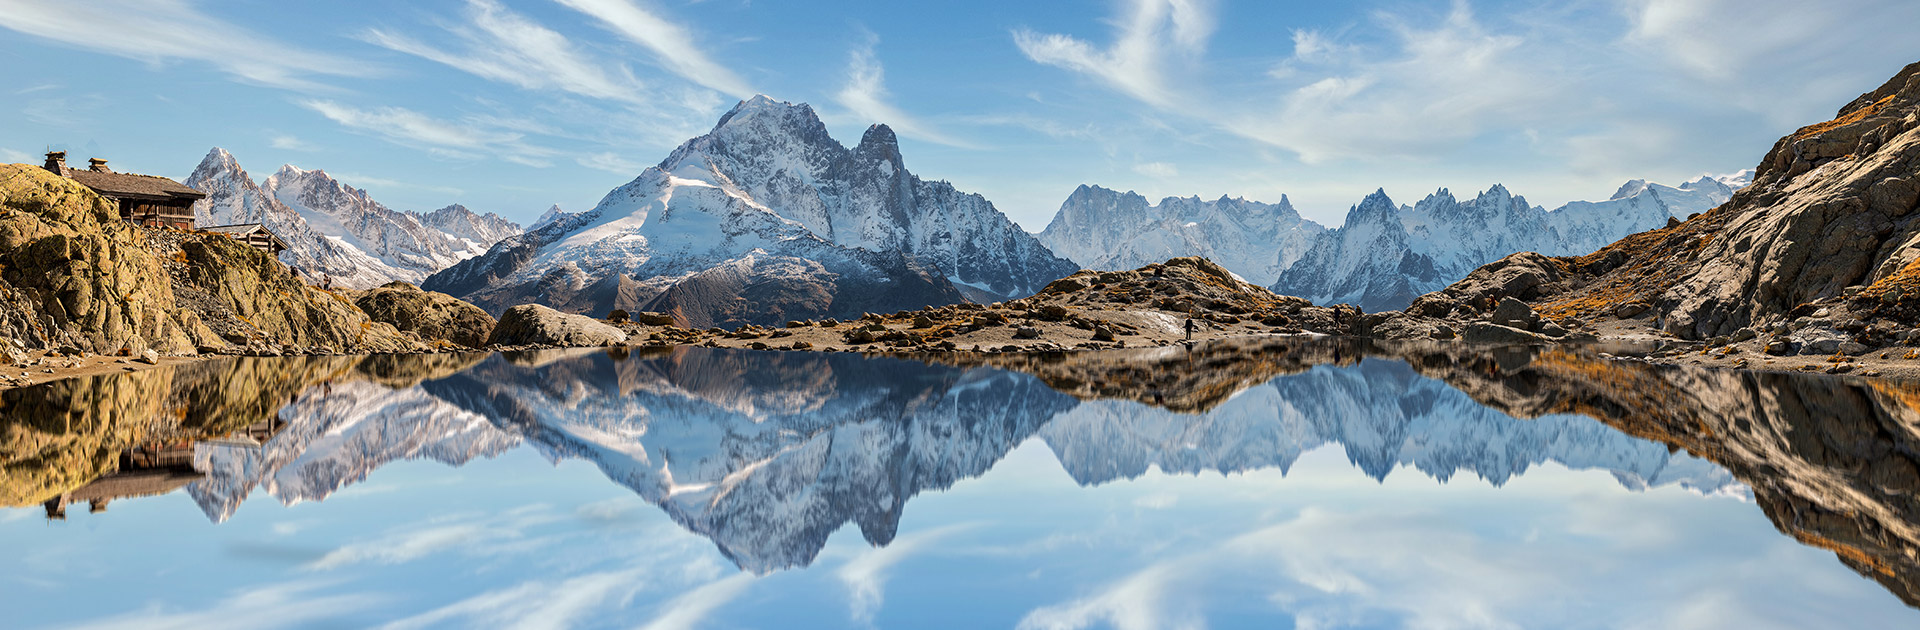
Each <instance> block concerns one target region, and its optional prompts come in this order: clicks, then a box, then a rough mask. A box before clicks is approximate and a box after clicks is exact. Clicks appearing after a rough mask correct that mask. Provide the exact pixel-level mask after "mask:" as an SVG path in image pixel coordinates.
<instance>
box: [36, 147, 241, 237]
mask: <svg viewBox="0 0 1920 630" xmlns="http://www.w3.org/2000/svg"><path fill="white" fill-rule="evenodd" d="M46 169H47V170H48V171H51V172H52V173H53V174H55V175H59V176H61V177H66V178H69V179H72V180H73V181H76V182H80V185H82V186H86V187H88V188H91V189H93V192H96V193H99V194H100V196H101V197H105V198H107V199H108V200H109V201H112V202H113V203H114V205H115V206H117V207H118V208H119V210H120V218H121V219H122V220H125V221H131V222H134V223H138V224H140V225H144V226H147V227H171V228H179V229H182V230H191V229H193V202H195V201H199V200H201V199H205V198H206V196H207V195H206V193H203V192H200V191H198V190H194V189H192V188H188V187H186V186H185V185H182V184H181V183H180V182H176V181H173V180H171V179H167V178H165V177H156V176H153V175H135V174H132V173H115V172H113V169H110V168H107V161H106V160H102V159H99V158H93V159H90V160H87V168H85V169H77V168H68V167H67V152H65V151H52V152H48V153H47V164H46Z"/></svg>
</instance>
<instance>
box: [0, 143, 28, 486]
mask: <svg viewBox="0 0 1920 630" xmlns="http://www.w3.org/2000/svg"><path fill="white" fill-rule="evenodd" d="M0 160H5V161H7V162H17V163H21V164H26V163H30V162H34V161H35V160H34V159H33V156H32V155H29V154H27V153H25V152H21V151H15V150H13V149H8V148H5V147H0ZM14 511H15V512H22V513H24V512H25V511H24V510H14Z"/></svg>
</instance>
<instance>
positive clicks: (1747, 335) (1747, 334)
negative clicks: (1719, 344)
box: [1733, 328, 1760, 343]
mask: <svg viewBox="0 0 1920 630" xmlns="http://www.w3.org/2000/svg"><path fill="white" fill-rule="evenodd" d="M1758 336H1760V332H1759V331H1757V330H1754V329H1752V328H1742V329H1740V330H1736V331H1733V342H1734V343H1740V342H1742V341H1746V340H1749V339H1752V338H1754V337H1758Z"/></svg>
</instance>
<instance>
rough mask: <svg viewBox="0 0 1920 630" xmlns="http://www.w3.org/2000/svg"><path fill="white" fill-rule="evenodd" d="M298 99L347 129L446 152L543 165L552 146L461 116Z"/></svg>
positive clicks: (461, 156)
mask: <svg viewBox="0 0 1920 630" xmlns="http://www.w3.org/2000/svg"><path fill="white" fill-rule="evenodd" d="M300 105H301V106H303V107H306V108H307V109H311V110H313V111H315V112H318V113H319V114H320V115H322V116H325V117H327V119H328V120H332V121H334V122H336V123H339V124H341V125H343V126H345V127H347V128H349V129H353V130H356V131H360V132H364V133H369V134H372V135H374V136H378V137H381V138H384V139H386V140H388V141H390V142H393V143H395V144H399V145H402V146H408V147H413V148H418V149H421V150H425V151H427V152H429V153H432V154H435V155H439V156H442V157H448V158H458V159H477V158H480V157H482V156H486V155H491V156H494V157H498V158H500V159H503V160H507V161H509V162H514V163H517V164H524V165H527V166H535V167H544V166H549V165H550V162H549V160H548V158H551V157H553V156H554V155H556V154H557V153H558V152H557V151H555V150H553V149H549V148H545V147H539V146H534V145H531V144H527V143H526V142H525V141H524V137H525V136H524V134H521V133H518V132H513V131H505V130H500V129H497V128H493V127H490V126H488V125H485V124H479V123H480V121H475V120H467V121H461V122H453V121H447V120H441V119H438V118H433V117H431V116H427V115H425V114H421V113H419V112H416V111H413V110H410V109H405V108H400V107H376V108H372V109H361V108H357V107H352V106H349V105H343V104H340V103H336V102H334V101H327V100H318V99H310V100H305V101H301V102H300Z"/></svg>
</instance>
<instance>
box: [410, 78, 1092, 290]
mask: <svg viewBox="0 0 1920 630" xmlns="http://www.w3.org/2000/svg"><path fill="white" fill-rule="evenodd" d="M1077 269H1078V268H1077V267H1076V266H1075V265H1074V264H1073V263H1071V262H1069V261H1067V260H1064V259H1061V258H1059V257H1056V256H1054V255H1053V253H1052V252H1050V251H1048V250H1047V248H1046V247H1045V246H1043V245H1041V244H1040V242H1039V241H1037V240H1035V239H1034V237H1033V236H1032V235H1030V234H1027V233H1026V232H1025V231H1022V230H1021V229H1020V227H1019V226H1018V225H1015V224H1014V223H1013V222H1012V221H1010V220H1008V219H1007V218H1006V216H1005V215H1003V214H1001V213H1000V211H999V210H997V209H995V208H994V207H993V204H992V203H990V202H988V201H987V200H986V198H984V197H981V196H979V195H976V194H971V193H965V192H961V191H959V190H956V189H955V188H954V187H953V186H952V185H951V184H948V183H947V182H944V181H926V180H922V179H921V178H919V177H917V176H915V175H913V174H912V173H911V172H909V171H908V170H907V168H906V164H905V162H904V160H903V158H902V157H901V154H900V148H899V145H898V143H897V141H896V139H895V137H894V134H893V131H892V130H891V129H889V128H888V127H887V126H885V125H875V126H873V127H871V128H868V129H867V131H866V133H865V134H864V135H863V136H862V137H861V139H860V143H859V144H858V145H856V146H854V147H853V148H851V149H849V148H847V147H846V146H844V145H842V144H840V143H839V142H837V141H835V140H834V139H833V138H832V137H831V136H829V135H828V134H827V129H826V126H825V125H823V124H822V123H821V122H820V119H819V117H818V116H817V115H815V113H814V111H813V109H812V108H811V107H809V106H807V105H805V104H798V105H796V104H791V103H783V102H777V101H774V100H773V99H770V98H767V97H765V96H756V97H754V98H752V99H748V100H746V101H742V102H741V103H740V104H738V105H737V106H735V107H734V108H733V110H732V111H729V112H727V114H726V115H725V116H722V117H721V118H720V121H719V122H718V123H717V124H715V125H714V128H713V130H712V131H711V132H709V133H707V134H706V135H702V136H700V137H697V138H694V139H692V140H688V141H687V142H686V143H684V144H682V145H680V147H679V148H678V149H675V150H674V151H673V153H672V154H670V155H668V156H667V158H666V159H665V160H662V161H661V162H660V163H659V164H658V165H656V166H653V167H649V168H647V169H646V170H645V171H643V172H641V173H640V174H639V176H638V177H636V178H634V179H633V181H631V182H628V183H627V184H625V185H622V186H620V187H619V188H616V189H614V190H613V191H612V192H610V193H608V194H607V196H606V197H605V198H604V199H602V200H601V201H600V203H599V205H597V206H595V207H594V208H593V209H591V210H588V211H586V212H582V213H580V214H577V215H572V216H566V217H564V218H555V219H553V220H550V221H547V222H545V224H544V225H541V226H540V227H539V228H538V229H535V230H532V231H529V232H527V233H526V234H523V235H520V236H516V237H512V238H508V239H506V240H505V241H503V242H501V243H500V244H499V245H497V246H495V247H494V248H493V249H492V250H491V251H489V252H487V254H486V255H483V256H479V257H476V258H474V259H472V260H468V261H465V262H462V263H460V264H458V265H455V266H453V267H452V268H450V269H447V270H445V271H442V272H440V273H438V274H435V275H434V276H433V277H432V278H430V279H428V281H427V282H426V284H425V288H428V289H430V290H435V291H443V292H446V293H449V294H452V295H454V296H456V297H461V298H463V299H466V300H468V301H470V302H473V303H475V304H478V305H480V306H481V307H483V308H486V309H488V310H491V311H494V312H499V311H501V310H504V309H506V308H507V307H510V306H513V305H516V304H521V303H526V302H539V303H543V304H547V305H549V306H553V307H555V308H559V309H561V310H567V311H572V312H584V313H594V314H600V313H604V312H606V311H608V310H610V309H614V308H625V309H636V308H638V309H644V310H654V311H664V312H668V313H671V314H673V315H675V316H676V317H677V318H679V319H680V320H681V321H682V322H683V323H685V324H687V325H691V326H698V327H706V326H716V325H722V326H727V325H738V324H744V323H759V324H768V323H780V322H782V321H785V320H789V319H813V318H822V317H829V316H833V317H849V316H858V315H860V314H862V313H864V312H868V311H876V312H877V311H896V310H903V309H910V308H919V307H922V306H927V305H934V304H946V303H952V302H959V301H962V300H964V299H972V300H976V301H993V300H1000V299H1008V298H1015V297H1024V296H1026V295H1029V294H1031V293H1033V292H1034V291H1037V290H1038V289H1039V288H1041V287H1043V286H1045V285H1046V284H1047V283H1048V282H1051V281H1053V280H1055V279H1057V278H1060V277H1062V276H1065V275H1067V274H1069V273H1072V272H1074V271H1076V270H1077Z"/></svg>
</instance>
